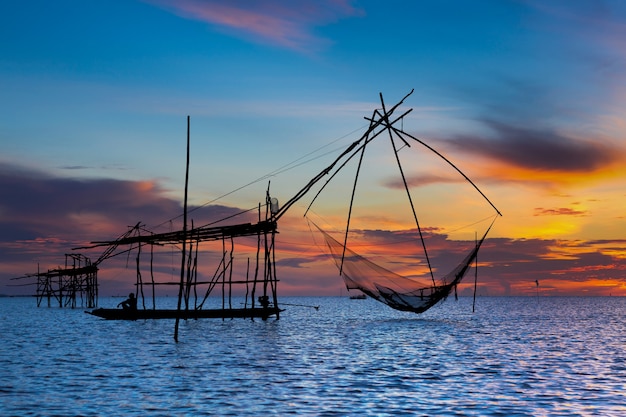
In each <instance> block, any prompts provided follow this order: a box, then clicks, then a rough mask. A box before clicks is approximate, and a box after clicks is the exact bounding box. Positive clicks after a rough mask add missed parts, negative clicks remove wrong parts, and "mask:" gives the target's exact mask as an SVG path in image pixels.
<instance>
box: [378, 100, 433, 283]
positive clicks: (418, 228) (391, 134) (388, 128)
mask: <svg viewBox="0 0 626 417" xmlns="http://www.w3.org/2000/svg"><path fill="white" fill-rule="evenodd" d="M380 102H381V103H382V105H383V111H384V110H385V102H384V99H383V95H382V93H381V94H380ZM384 118H385V121H386V123H387V131H388V132H389V140H390V141H391V146H392V147H393V153H394V155H395V157H396V162H397V164H398V170H399V171H400V176H401V177H402V182H403V183H404V189H405V190H406V195H407V197H408V199H409V204H410V205H411V211H412V212H413V218H414V219H415V225H416V226H417V230H418V232H419V235H420V240H421V241H422V248H423V249H424V256H425V257H426V263H427V264H428V270H429V271H430V278H431V279H432V281H433V286H434V285H436V284H435V275H434V274H433V269H432V266H431V264H430V257H429V256H428V250H427V249H426V242H424V235H423V234H422V228H421V227H420V223H419V220H418V219H417V213H416V212H415V205H414V204H413V199H412V198H411V192H410V191H409V186H408V184H407V183H406V177H405V176H404V171H403V169H402V164H401V163H400V157H399V156H398V149H397V148H396V143H395V141H394V140H393V133H392V130H391V127H392V126H391V125H389V124H388V123H389V119H388V118H387V116H384ZM402 120H404V119H402ZM398 136H399V135H398ZM400 139H401V140H402V141H403V142H404V143H405V144H406V145H407V146H409V144H408V143H407V142H406V141H405V140H404V139H403V138H402V137H400Z"/></svg>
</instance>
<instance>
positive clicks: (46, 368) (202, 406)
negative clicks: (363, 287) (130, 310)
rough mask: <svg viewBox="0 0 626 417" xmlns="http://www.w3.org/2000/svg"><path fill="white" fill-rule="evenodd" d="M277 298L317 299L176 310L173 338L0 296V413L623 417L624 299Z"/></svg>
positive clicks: (155, 323)
mask: <svg viewBox="0 0 626 417" xmlns="http://www.w3.org/2000/svg"><path fill="white" fill-rule="evenodd" d="M119 301H120V300H118V299H101V300H100V305H101V306H105V307H106V306H114V305H115V304H116V303H117V302H119ZM282 301H283V302H284V303H290V304H299V305H305V306H307V305H308V306H319V309H318V310H316V309H314V308H311V307H303V306H285V308H287V310H286V311H285V312H284V313H283V315H282V316H281V318H280V320H278V321H277V320H273V319H270V320H268V321H265V322H264V321H262V320H256V321H251V320H243V319H234V320H224V321H223V320H219V319H218V320H216V319H205V320H197V321H193V320H192V321H186V322H185V321H181V325H180V334H179V339H180V340H179V343H175V342H174V340H173V332H174V321H173V320H152V321H135V322H116V321H106V320H102V319H99V318H97V317H93V316H90V315H88V314H85V313H84V312H83V310H82V309H80V308H79V309H75V310H71V309H59V308H54V307H53V308H48V307H40V308H37V307H36V302H35V300H34V299H29V298H26V299H25V298H0V334H1V335H2V336H1V337H2V351H1V353H0V415H7V416H9V415H16V416H22V415H42V416H52V415H54V416H75V415H82V416H111V415H137V416H139V415H141V416H178V415H193V416H198V415H224V416H226V415H233V416H246V415H249V416H265V415H280V416H285V415H312V416H363V415H377V416H385V415H410V416H413V415H418V416H422V415H423V416H440V415H441V416H575V415H580V416H626V325H625V324H624V316H625V314H626V298H619V297H607V298H543V297H539V298H479V299H478V300H477V309H476V312H475V313H472V305H471V304H472V300H471V299H470V298H461V299H460V300H459V301H454V300H453V299H449V300H448V301H446V302H444V303H443V304H440V305H438V306H436V307H435V308H434V309H432V310H430V311H428V312H427V313H425V314H423V315H420V316H418V315H414V314H409V313H401V312H397V311H394V310H391V309H389V308H388V307H386V306H384V305H382V304H379V303H377V302H375V301H373V300H350V299H347V298H340V297H322V298H309V297H297V298H282Z"/></svg>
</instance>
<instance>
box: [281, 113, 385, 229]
mask: <svg viewBox="0 0 626 417" xmlns="http://www.w3.org/2000/svg"><path fill="white" fill-rule="evenodd" d="M375 123H376V126H374V127H373V128H369V129H368V130H367V132H365V133H364V134H363V136H361V137H360V138H359V139H358V140H357V141H355V142H354V143H352V145H350V147H349V148H348V149H346V150H345V151H344V152H343V153H342V154H341V155H340V156H339V157H338V158H337V159H335V161H333V163H332V164H330V165H329V166H328V167H327V168H326V169H325V170H323V171H322V172H321V173H319V174H318V175H317V176H316V177H315V178H314V179H312V180H311V181H309V183H308V184H307V185H306V186H305V188H303V189H302V190H300V191H299V193H298V194H297V195H296V196H295V197H293V198H292V199H291V200H289V201H288V202H287V203H285V205H284V206H283V209H282V210H283V211H286V210H287V209H288V208H290V207H291V206H292V205H293V204H294V203H295V202H296V201H298V200H300V198H302V197H303V196H304V195H305V194H306V193H307V192H308V191H310V189H311V188H313V186H314V185H315V184H316V183H317V182H318V181H319V180H321V179H322V177H323V176H324V175H327V174H328V173H329V172H330V171H331V170H332V169H333V168H334V166H335V165H336V164H337V163H338V162H339V161H340V160H341V159H342V158H344V157H345V156H346V155H347V154H348V153H349V152H352V153H351V154H350V155H349V156H348V157H347V158H346V160H345V161H343V163H342V164H341V165H340V166H339V167H338V168H337V169H336V170H335V171H334V172H333V174H332V175H331V176H330V178H328V179H327V180H326V182H325V183H324V185H322V187H320V189H319V190H318V191H317V193H316V194H315V196H314V197H313V199H312V200H311V203H310V204H309V206H308V207H307V209H306V211H305V213H304V216H306V214H307V213H308V211H309V210H310V208H311V207H312V206H313V203H314V202H315V201H316V200H317V197H318V196H319V195H320V194H321V192H322V191H323V190H324V189H325V188H326V186H327V185H328V183H330V181H331V180H332V179H333V178H334V177H335V176H336V175H337V174H338V173H339V171H341V170H342V169H343V168H344V167H345V166H346V164H347V163H348V162H350V161H351V160H352V158H353V157H354V156H355V155H356V154H357V152H359V151H360V150H361V149H362V148H363V147H365V146H366V145H367V144H368V143H370V142H371V141H372V140H374V139H375V138H376V137H377V136H378V135H380V134H382V133H383V132H384V130H381V131H379V132H375V133H374V135H373V136H372V137H370V138H368V139H366V140H365V143H363V144H361V145H360V146H359V147H358V148H356V146H357V145H358V144H359V142H361V141H363V140H364V139H365V138H366V137H367V135H369V134H370V133H372V132H373V131H374V129H375V128H376V127H378V125H379V124H380V122H375ZM370 126H371V125H370ZM355 148H356V149H355ZM281 216H282V214H281Z"/></svg>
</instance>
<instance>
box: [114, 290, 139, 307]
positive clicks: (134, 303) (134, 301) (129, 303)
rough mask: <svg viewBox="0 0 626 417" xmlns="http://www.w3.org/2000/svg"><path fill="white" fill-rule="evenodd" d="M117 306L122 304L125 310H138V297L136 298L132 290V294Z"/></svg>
mask: <svg viewBox="0 0 626 417" xmlns="http://www.w3.org/2000/svg"><path fill="white" fill-rule="evenodd" d="M117 306H118V307H119V306H122V308H123V309H124V310H130V311H135V310H137V299H136V298H135V294H134V293H132V292H131V293H130V294H128V299H127V300H124V301H122V302H121V303H119V304H118V305H117Z"/></svg>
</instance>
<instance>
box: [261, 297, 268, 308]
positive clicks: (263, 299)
mask: <svg viewBox="0 0 626 417" xmlns="http://www.w3.org/2000/svg"><path fill="white" fill-rule="evenodd" d="M259 303H260V304H261V307H263V308H267V307H269V305H270V298H269V297H268V296H267V295H262V296H260V297H259Z"/></svg>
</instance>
